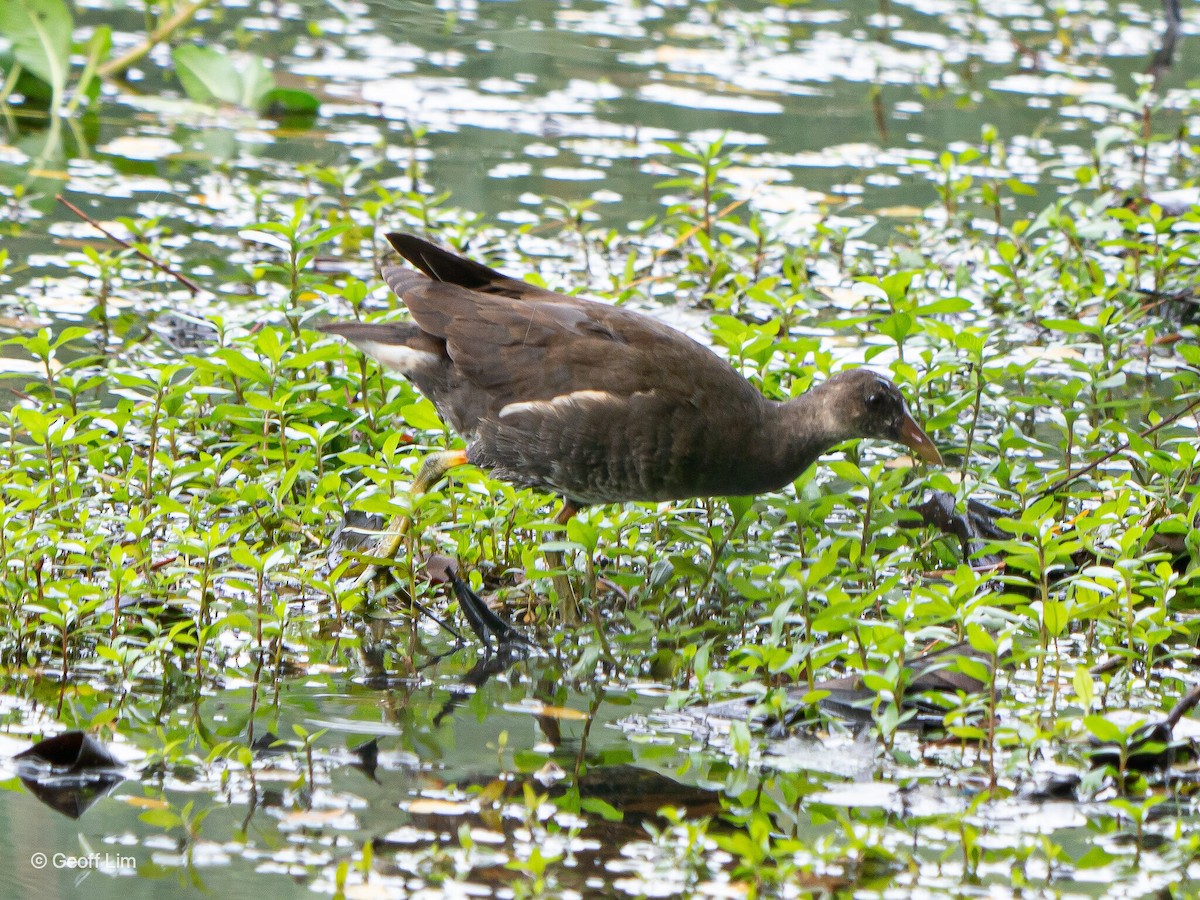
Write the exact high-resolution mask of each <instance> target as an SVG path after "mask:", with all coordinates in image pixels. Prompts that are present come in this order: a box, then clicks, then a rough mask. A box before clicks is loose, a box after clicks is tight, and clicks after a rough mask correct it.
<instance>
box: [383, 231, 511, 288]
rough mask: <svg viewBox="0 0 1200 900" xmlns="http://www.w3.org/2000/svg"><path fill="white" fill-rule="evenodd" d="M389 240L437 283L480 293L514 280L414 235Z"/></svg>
mask: <svg viewBox="0 0 1200 900" xmlns="http://www.w3.org/2000/svg"><path fill="white" fill-rule="evenodd" d="M387 239H388V241H389V242H390V243H391V245H392V246H393V247H395V248H396V252H397V253H399V254H400V255H401V256H403V257H404V258H405V259H407V260H408V261H409V262H410V263H412V264H413V265H414V266H416V267H417V268H418V269H420V270H421V271H422V272H424V273H425V274H426V275H428V276H429V277H430V278H432V279H433V280H434V281H444V282H446V283H448V284H457V285H459V286H461V287H465V288H470V289H472V290H479V289H482V288H486V287H487V286H488V285H493V284H495V283H496V282H497V281H509V280H511V279H509V277H508V276H507V275H504V274H502V273H500V272H497V271H496V270H495V269H489V268H488V267H487V266H485V265H483V264H482V263H477V262H475V261H473V260H470V259H467V258H465V257H462V256H459V255H458V254H457V253H451V252H450V251H449V250H443V249H442V248H441V247H439V246H437V245H436V244H431V243H429V241H426V240H422V239H421V238H419V237H416V236H415V235H411V234H396V233H392V234H389V235H388V236H387ZM387 275H388V273H387V271H386V270H385V271H384V278H387ZM390 283H391V282H390V279H389V284H390ZM393 289H394V286H393ZM397 293H399V291H397Z"/></svg>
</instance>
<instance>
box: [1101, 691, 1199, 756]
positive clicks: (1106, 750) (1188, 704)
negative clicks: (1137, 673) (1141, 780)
mask: <svg viewBox="0 0 1200 900" xmlns="http://www.w3.org/2000/svg"><path fill="white" fill-rule="evenodd" d="M1197 703H1200V685H1197V686H1196V687H1193V688H1192V689H1191V690H1190V691H1188V692H1187V694H1185V695H1184V696H1183V697H1182V698H1180V700H1179V702H1178V703H1176V704H1175V706H1174V707H1172V709H1171V711H1170V712H1169V713H1167V714H1166V716H1164V717H1162V718H1156V719H1151V720H1149V721H1147V722H1146V723H1145V724H1143V725H1141V726H1139V727H1138V729H1137V730H1136V731H1135V732H1134V733H1133V734H1132V735H1131V736H1130V738H1129V741H1128V745H1127V747H1126V748H1125V768H1127V769H1130V770H1132V771H1135V772H1153V771H1157V770H1161V769H1168V768H1170V767H1171V766H1172V765H1174V763H1175V762H1176V761H1178V760H1181V759H1191V758H1193V757H1195V755H1196V753H1195V747H1194V745H1193V743H1192V741H1190V740H1176V739H1175V735H1174V732H1175V726H1176V725H1178V724H1179V720H1180V719H1182V718H1183V717H1184V716H1185V715H1187V713H1188V712H1190V711H1191V710H1192V709H1193V708H1194V707H1195V706H1196V704H1197ZM1121 749H1122V748H1120V747H1118V746H1116V745H1115V744H1112V743H1108V742H1104V741H1099V740H1095V739H1093V741H1092V746H1091V749H1090V750H1089V752H1088V758H1089V759H1090V760H1091V763H1092V765H1093V766H1094V767H1097V768H1098V767H1100V766H1112V767H1113V768H1116V769H1119V768H1120V767H1121Z"/></svg>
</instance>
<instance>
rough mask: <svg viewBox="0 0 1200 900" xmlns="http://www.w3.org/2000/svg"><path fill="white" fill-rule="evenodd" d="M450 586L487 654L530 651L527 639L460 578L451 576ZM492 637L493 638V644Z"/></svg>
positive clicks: (530, 644) (530, 646)
mask: <svg viewBox="0 0 1200 900" xmlns="http://www.w3.org/2000/svg"><path fill="white" fill-rule="evenodd" d="M450 584H451V586H452V587H453V588H454V596H456V597H457V598H458V605H459V607H460V608H461V609H462V613H463V616H464V617H465V618H466V620H467V623H468V624H469V625H470V626H471V630H472V631H474V632H475V635H476V636H477V637H478V638H479V640H480V642H481V643H482V644H483V646H484V648H485V649H486V650H487V652H488V653H491V652H492V651H493V650H496V651H499V652H502V653H503V652H507V651H511V650H515V649H518V648H521V649H530V648H532V647H533V644H532V643H530V641H529V639H528V638H526V637H525V636H524V635H523V634H521V632H519V631H517V629H516V628H515V627H513V626H512V625H511V624H510V623H508V622H506V621H505V620H504V619H502V618H501V617H500V616H498V615H497V614H496V613H494V612H493V611H492V609H491V607H489V606H488V605H487V604H486V603H484V601H483V598H482V597H480V596H479V595H478V594H476V593H475V592H474V591H473V590H471V588H470V586H469V585H468V584H467V583H466V582H465V581H463V580H462V578H460V577H459V576H458V575H455V574H451V575H450ZM493 637H494V638H495V643H494V644H493V641H492V639H493Z"/></svg>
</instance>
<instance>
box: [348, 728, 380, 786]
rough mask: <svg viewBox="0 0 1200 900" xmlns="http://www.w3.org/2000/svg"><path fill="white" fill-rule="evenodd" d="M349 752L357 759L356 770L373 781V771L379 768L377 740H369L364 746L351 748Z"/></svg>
mask: <svg viewBox="0 0 1200 900" xmlns="http://www.w3.org/2000/svg"><path fill="white" fill-rule="evenodd" d="M350 752H351V753H353V754H354V755H355V756H357V757H358V768H360V769H362V770H363V772H365V773H366V775H367V777H368V778H370V779H372V780H374V779H375V770H376V769H377V768H378V767H379V738H377V737H376V738H371V739H370V740H369V741H367V742H366V743H365V744H359V745H358V746H357V747H353V748H351V750H350Z"/></svg>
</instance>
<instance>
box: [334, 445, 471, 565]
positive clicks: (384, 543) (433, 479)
mask: <svg viewBox="0 0 1200 900" xmlns="http://www.w3.org/2000/svg"><path fill="white" fill-rule="evenodd" d="M466 464H467V451H466V450H440V451H438V452H437V453H431V454H429V456H427V457H425V462H423V463H422V464H421V471H419V472H418V473H417V477H416V479H415V480H414V481H413V483H412V487H410V488H409V489H408V493H409V496H410V497H412V498H414V499H415V498H417V497H420V496H421V495H422V494H424V493H425V492H426V491H427V490H429V489H430V488H431V487H433V486H434V485H435V484H437V483H438V482H439V481H441V480H442V477H443V476H444V475H445V474H446V473H447V472H449V471H450V470H451V469H453V468H455V467H456V466H465V465H466ZM410 528H412V516H409V515H399V516H394V517H393V518H392V521H391V522H390V523H388V527H387V531H385V532H383V533H382V534H381V535H380V536H379V540H378V541H376V543H375V546H374V547H373V548H371V551H370V552H369V553H368V554H367V555H368V556H373V557H375V558H377V559H391V558H392V557H394V556H395V555H396V551H397V550H399V549H400V542H401V541H403V540H404V536H405V535H406V534H408V530H409V529H410ZM377 571H378V568H377V567H376V566H374V565H370V566H367V567H366V569H364V570H363V572H362V574H361V575H359V576H358V580H357V581H355V582H354V587H356V588H357V587H360V586H362V585H363V584H365V583H366V582H368V581H370V580H371V579H372V578H374V577H375V573H376V572H377Z"/></svg>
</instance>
